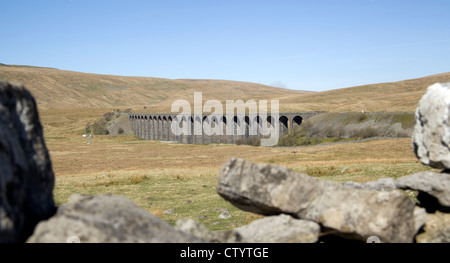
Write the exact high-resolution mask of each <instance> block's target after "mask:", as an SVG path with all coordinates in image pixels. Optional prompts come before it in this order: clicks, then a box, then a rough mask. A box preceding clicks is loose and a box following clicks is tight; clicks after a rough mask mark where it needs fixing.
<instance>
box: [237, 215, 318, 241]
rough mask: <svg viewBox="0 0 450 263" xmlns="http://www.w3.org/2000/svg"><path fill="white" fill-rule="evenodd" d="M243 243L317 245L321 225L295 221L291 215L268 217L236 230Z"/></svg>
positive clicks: (299, 220)
mask: <svg viewBox="0 0 450 263" xmlns="http://www.w3.org/2000/svg"><path fill="white" fill-rule="evenodd" d="M234 231H235V232H237V233H239V235H241V236H242V238H243V242H249V243H315V242H317V240H318V239H319V234H320V226H319V224H317V223H315V222H312V221H308V220H301V219H295V218H293V217H292V216H290V215H285V214H281V215H278V216H267V217H264V218H261V219H257V220H255V221H252V222H251V223H249V224H247V225H244V226H241V227H238V228H235V229H234Z"/></svg>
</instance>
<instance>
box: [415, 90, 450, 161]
mask: <svg viewBox="0 0 450 263" xmlns="http://www.w3.org/2000/svg"><path fill="white" fill-rule="evenodd" d="M415 119H416V124H415V127H414V132H413V147H414V153H415V154H416V156H417V158H418V159H419V160H420V162H422V163H423V164H425V165H429V166H431V167H434V168H437V169H450V83H445V84H441V83H436V84H434V85H432V86H430V87H428V89H427V92H426V93H425V95H424V96H423V97H422V98H421V99H420V101H419V105H418V107H417V110H416V113H415Z"/></svg>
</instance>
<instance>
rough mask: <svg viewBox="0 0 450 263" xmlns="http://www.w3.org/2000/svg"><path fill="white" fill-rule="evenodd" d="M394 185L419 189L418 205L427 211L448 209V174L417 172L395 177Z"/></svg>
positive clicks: (449, 186)
mask: <svg viewBox="0 0 450 263" xmlns="http://www.w3.org/2000/svg"><path fill="white" fill-rule="evenodd" d="M395 185H396V187H397V188H399V189H409V190H416V191H419V194H418V195H417V199H418V201H419V202H420V206H422V207H425V208H427V210H428V211H431V212H434V211H435V210H444V211H449V210H450V174H447V173H435V172H418V173H415V174H412V175H409V176H404V177H401V178H399V179H397V181H396V182H395Z"/></svg>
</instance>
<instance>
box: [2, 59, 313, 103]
mask: <svg viewBox="0 0 450 263" xmlns="http://www.w3.org/2000/svg"><path fill="white" fill-rule="evenodd" d="M0 79H3V80H6V81H14V82H18V83H21V84H24V85H25V86H26V87H27V88H28V89H29V90H30V92H31V93H32V94H33V96H34V97H35V98H36V100H37V103H38V105H39V108H40V110H46V109H62V108H131V109H134V110H138V111H144V107H145V108H146V109H145V110H146V111H153V112H160V111H163V112H170V107H171V105H172V102H173V101H175V100H177V99H185V100H188V101H190V102H191V105H193V104H192V103H193V96H194V92H195V91H196V92H202V93H203V100H204V101H205V100H208V99H218V100H222V101H225V100H227V99H243V100H244V101H245V100H249V99H255V100H258V99H266V98H268V99H270V98H273V97H279V96H286V95H290V94H296V95H301V94H306V93H310V92H306V91H292V90H288V89H282V88H276V87H271V86H266V85H262V84H256V83H249V82H239V81H227V80H195V79H185V80H183V79H162V78H152V77H124V76H113V75H99V74H89V73H80V72H73V71H65V70H58V69H53V68H42V67H31V66H13V65H5V64H0Z"/></svg>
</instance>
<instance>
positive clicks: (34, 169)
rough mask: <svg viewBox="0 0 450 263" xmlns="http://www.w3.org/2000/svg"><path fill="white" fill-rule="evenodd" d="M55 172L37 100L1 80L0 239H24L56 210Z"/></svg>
mask: <svg viewBox="0 0 450 263" xmlns="http://www.w3.org/2000/svg"><path fill="white" fill-rule="evenodd" d="M53 186H54V174H53V170H52V165H51V162H50V157H49V154H48V151H47V148H46V145H45V142H44V138H43V134H42V127H41V124H40V122H39V115H38V112H37V109H36V102H35V100H34V98H33V97H32V96H31V94H30V92H28V90H26V89H25V88H24V87H23V86H20V85H16V84H11V83H6V82H1V81H0V242H23V241H25V240H26V239H27V238H28V236H29V235H31V233H32V232H33V229H34V227H35V225H36V224H37V223H38V222H39V221H41V220H44V219H47V218H49V217H50V216H52V215H53V214H54V213H55V205H54V201H53Z"/></svg>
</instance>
